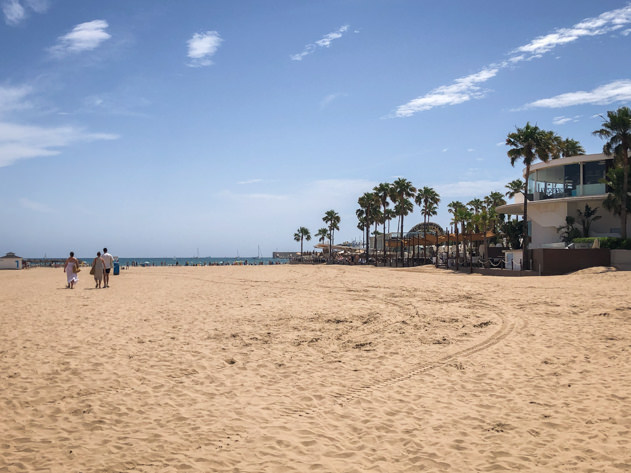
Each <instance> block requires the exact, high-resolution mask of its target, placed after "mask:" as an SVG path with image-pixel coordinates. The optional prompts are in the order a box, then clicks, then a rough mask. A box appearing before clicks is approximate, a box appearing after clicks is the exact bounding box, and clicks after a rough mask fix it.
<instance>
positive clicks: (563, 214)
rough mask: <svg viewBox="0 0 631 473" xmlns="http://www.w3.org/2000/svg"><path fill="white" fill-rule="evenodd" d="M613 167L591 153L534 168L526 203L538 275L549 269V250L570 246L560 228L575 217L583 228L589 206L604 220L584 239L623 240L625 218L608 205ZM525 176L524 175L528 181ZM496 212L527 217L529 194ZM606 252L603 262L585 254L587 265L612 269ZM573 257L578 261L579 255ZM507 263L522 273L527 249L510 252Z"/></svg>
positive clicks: (607, 159) (630, 224) (609, 158)
mask: <svg viewBox="0 0 631 473" xmlns="http://www.w3.org/2000/svg"><path fill="white" fill-rule="evenodd" d="M613 166H614V162H613V156H606V155H604V154H587V155H580V156H570V157H567V158H560V159H553V160H550V161H548V162H546V163H537V164H534V165H532V166H531V167H530V176H529V182H528V189H527V190H526V198H527V199H528V223H527V225H528V235H529V236H530V244H529V250H532V252H531V255H530V257H531V259H532V260H533V263H534V265H533V266H532V269H533V270H535V271H536V270H538V268H539V267H540V266H541V265H542V264H543V263H542V258H543V255H544V252H543V250H554V249H556V250H564V249H565V248H566V246H567V245H566V244H565V243H564V242H563V241H562V240H561V237H560V233H559V231H558V228H559V227H562V226H563V225H565V224H566V218H567V217H572V218H574V219H575V220H576V226H577V228H579V227H580V226H581V225H580V213H579V212H582V213H584V212H585V209H586V206H589V208H590V209H597V210H596V214H595V215H596V216H598V217H600V218H598V219H594V220H593V221H592V222H591V226H590V230H589V235H583V236H584V237H620V236H621V233H622V232H621V228H620V218H619V216H618V215H615V214H614V213H612V212H610V211H609V210H607V209H606V208H605V207H604V206H603V201H604V200H605V199H606V197H607V194H608V191H609V190H608V189H607V186H606V184H605V183H604V182H603V180H604V178H605V175H606V173H607V171H608V170H609V169H611V168H612V167H613ZM525 172H526V171H525V170H524V177H525ZM496 210H497V213H503V214H506V215H523V213H524V195H523V194H521V193H518V194H516V195H515V200H514V202H513V203H512V204H507V205H502V206H499V207H497V209H496ZM630 231H631V222H628V223H627V232H628V233H629V232H630ZM601 253H602V255H601V256H600V257H598V256H597V253H596V252H594V251H592V252H586V253H585V254H583V255H581V259H582V261H581V262H582V263H583V264H585V265H587V266H596V265H609V264H610V260H609V259H608V258H609V252H608V251H607V252H604V251H603V252H601ZM605 253H606V256H605ZM547 254H548V255H552V254H553V252H552V251H547ZM572 256H573V257H574V258H575V259H576V256H578V255H574V254H573V255H572ZM506 258H507V259H506V261H509V260H510V261H511V265H512V266H514V267H515V269H520V265H521V262H523V253H522V250H514V251H510V252H507V256H506ZM592 258H595V259H594V261H591V259H592ZM588 259H589V260H588ZM535 260H539V261H535ZM548 260H550V257H548ZM507 264H508V263H507Z"/></svg>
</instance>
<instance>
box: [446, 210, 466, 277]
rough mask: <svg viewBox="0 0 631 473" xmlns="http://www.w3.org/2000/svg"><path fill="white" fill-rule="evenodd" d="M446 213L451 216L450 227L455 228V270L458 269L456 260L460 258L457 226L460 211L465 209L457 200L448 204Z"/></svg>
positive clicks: (460, 214)
mask: <svg viewBox="0 0 631 473" xmlns="http://www.w3.org/2000/svg"><path fill="white" fill-rule="evenodd" d="M447 209H448V212H449V213H450V214H452V215H453V218H452V219H451V223H452V225H454V227H455V230H456V231H455V234H456V269H458V259H459V258H460V243H459V242H458V224H459V223H460V218H461V217H462V210H463V209H465V205H464V204H463V203H462V202H460V201H459V200H455V201H453V202H450V203H449V204H448V205H447Z"/></svg>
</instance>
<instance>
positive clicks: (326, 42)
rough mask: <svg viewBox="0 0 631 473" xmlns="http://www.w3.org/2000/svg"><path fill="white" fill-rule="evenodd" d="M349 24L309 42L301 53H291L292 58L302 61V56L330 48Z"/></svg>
mask: <svg viewBox="0 0 631 473" xmlns="http://www.w3.org/2000/svg"><path fill="white" fill-rule="evenodd" d="M348 28H349V25H344V26H341V27H340V28H338V29H337V30H336V31H333V32H332V33H329V34H326V35H324V36H323V37H322V38H321V39H319V40H317V41H316V42H314V43H309V44H307V45H306V46H305V47H304V49H303V50H302V52H301V53H298V54H292V55H290V56H289V57H290V59H291V60H292V61H302V58H303V57H305V56H308V55H309V54H313V53H314V52H315V51H316V50H317V49H318V48H328V47H329V46H331V43H332V42H333V41H334V40H336V39H338V38H341V37H342V36H343V35H344V33H345V32H346V31H347V30H348Z"/></svg>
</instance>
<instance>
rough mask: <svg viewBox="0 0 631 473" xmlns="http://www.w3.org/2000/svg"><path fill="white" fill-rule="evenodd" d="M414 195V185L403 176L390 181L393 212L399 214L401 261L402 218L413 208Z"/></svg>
mask: <svg viewBox="0 0 631 473" xmlns="http://www.w3.org/2000/svg"><path fill="white" fill-rule="evenodd" d="M415 195H416V187H414V186H413V185H412V183H411V182H410V181H408V180H407V179H405V178H404V177H400V178H398V179H397V180H395V181H394V182H393V183H392V198H393V201H394V202H395V204H396V205H395V212H396V213H397V215H398V216H399V230H400V233H399V234H400V235H401V261H403V218H404V217H405V216H406V215H409V214H410V212H411V211H412V210H414V204H413V203H412V200H410V199H413V198H414V196H415Z"/></svg>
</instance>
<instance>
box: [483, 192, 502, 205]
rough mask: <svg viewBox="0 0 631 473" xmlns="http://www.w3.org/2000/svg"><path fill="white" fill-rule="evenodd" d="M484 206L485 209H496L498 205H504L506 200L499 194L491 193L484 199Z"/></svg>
mask: <svg viewBox="0 0 631 473" xmlns="http://www.w3.org/2000/svg"><path fill="white" fill-rule="evenodd" d="M484 205H486V206H487V207H492V208H496V207H499V206H500V205H506V199H504V194H502V193H501V192H491V193H490V194H489V195H487V196H486V197H485V198H484Z"/></svg>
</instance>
